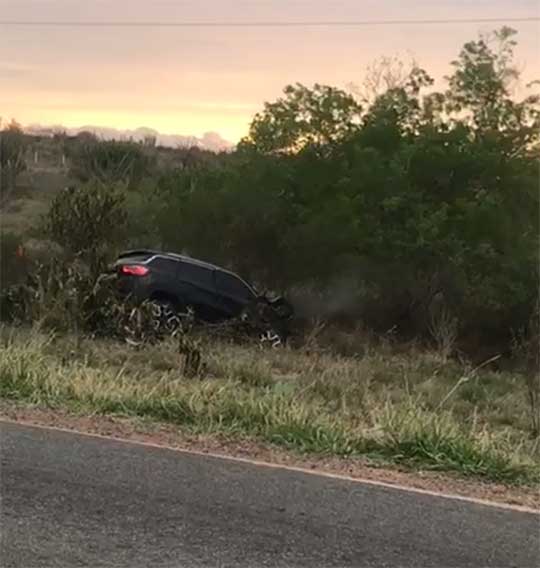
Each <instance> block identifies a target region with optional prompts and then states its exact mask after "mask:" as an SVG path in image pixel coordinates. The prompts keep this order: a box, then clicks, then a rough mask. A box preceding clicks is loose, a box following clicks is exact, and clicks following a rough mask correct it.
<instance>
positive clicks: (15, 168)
mask: <svg viewBox="0 0 540 568" xmlns="http://www.w3.org/2000/svg"><path fill="white" fill-rule="evenodd" d="M27 146H28V142H27V139H26V136H25V134H24V133H23V131H22V130H21V127H20V126H19V125H18V124H17V123H16V122H14V121H12V122H10V123H9V124H8V125H7V126H6V127H5V128H3V129H1V130H0V202H1V201H2V200H3V199H4V198H5V197H6V196H7V195H9V194H10V193H11V192H12V191H13V189H14V188H15V183H16V181H17V177H18V176H19V174H20V173H21V172H23V171H24V170H25V169H26V162H25V153H26V148H27Z"/></svg>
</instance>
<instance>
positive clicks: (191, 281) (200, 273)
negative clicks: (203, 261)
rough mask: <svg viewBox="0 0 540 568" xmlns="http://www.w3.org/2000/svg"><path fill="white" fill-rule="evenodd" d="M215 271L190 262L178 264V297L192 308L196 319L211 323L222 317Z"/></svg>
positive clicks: (223, 314)
mask: <svg viewBox="0 0 540 568" xmlns="http://www.w3.org/2000/svg"><path fill="white" fill-rule="evenodd" d="M214 273H215V270H213V269H212V268H208V267H206V266H200V265H198V264H195V263H191V262H184V261H180V262H179V263H178V272H177V279H178V288H179V296H180V298H181V300H182V302H183V303H184V305H186V306H193V308H194V309H195V312H196V314H197V316H198V317H200V318H201V319H204V320H208V321H213V320H216V319H220V318H221V317H224V316H225V315H226V314H225V313H223V306H222V303H221V301H220V298H219V296H218V294H217V292H216V283H215V274H214Z"/></svg>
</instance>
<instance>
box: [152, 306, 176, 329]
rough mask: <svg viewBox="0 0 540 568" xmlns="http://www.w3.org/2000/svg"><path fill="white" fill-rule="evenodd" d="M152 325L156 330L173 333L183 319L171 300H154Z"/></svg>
mask: <svg viewBox="0 0 540 568" xmlns="http://www.w3.org/2000/svg"><path fill="white" fill-rule="evenodd" d="M151 304H152V325H153V327H154V329H155V330H156V331H163V332H165V333H173V332H175V331H176V330H177V329H178V328H179V327H181V325H182V320H181V319H180V316H179V314H178V312H177V310H176V308H175V307H174V305H173V304H172V303H171V302H168V301H167V300H152V302H151Z"/></svg>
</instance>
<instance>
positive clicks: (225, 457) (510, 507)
mask: <svg viewBox="0 0 540 568" xmlns="http://www.w3.org/2000/svg"><path fill="white" fill-rule="evenodd" d="M2 423H4V424H12V425H15V426H25V427H30V428H36V429H40V430H53V431H56V432H63V433H65V434H73V435H77V436H85V437H88V438H97V439H100V440H107V441H111V442H119V443H122V444H132V445H135V446H143V447H148V448H157V449H161V450H168V451H173V452H178V453H182V454H190V455H194V456H200V457H206V458H212V459H218V460H223V461H231V462H237V463H243V464H248V465H254V466H257V467H266V468H273V469H283V470H286V471H294V472H296V473H304V474H307V475H314V476H317V477H326V478H329V479H336V480H341V481H349V482H353V483H361V484H364V485H373V486H375V487H384V488H387V489H395V490H397V491H405V492H408V493H417V494H420V495H429V496H431V497H440V498H442V499H452V500H455V501H464V502H466V503H472V504H476V505H484V506H487V507H495V508H498V509H507V510H511V511H518V512H521V513H533V514H535V515H540V509H533V508H531V507H526V506H524V505H510V504H507V503H498V502H496V501H488V500H486V499H477V498H476V497H467V496H465V495H457V494H455V493H444V492H439V491H431V490H429V489H420V488H417V487H410V486H407V485H401V484H399V483H389V482H387V481H377V480H374V479H365V478H362V477H351V476H349V475H342V474H339V473H329V472H326V471H321V470H316V469H306V468H303V467H298V466H291V465H284V464H279V463H271V462H266V461H262V460H256V459H250V458H241V457H236V456H229V455H226V454H216V453H213V452H203V451H200V450H192V449H189V448H177V447H174V446H167V445H161V444H155V443H152V442H142V441H139V440H129V439H126V438H116V437H114V436H105V435H104V434H96V433H94V432H82V431H80V430H74V429H70V428H64V427H60V426H47V425H44V424H35V423H33V422H26V421H19V420H10V419H6V418H3V417H0V424H2Z"/></svg>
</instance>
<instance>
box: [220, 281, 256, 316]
mask: <svg viewBox="0 0 540 568" xmlns="http://www.w3.org/2000/svg"><path fill="white" fill-rule="evenodd" d="M215 275H216V288H217V292H218V294H219V296H220V299H221V304H222V306H223V310H224V311H225V312H226V313H227V314H228V315H229V316H230V317H235V316H238V315H240V312H241V311H242V310H243V309H244V308H245V307H246V306H247V305H248V304H249V303H251V302H252V301H253V300H254V299H255V297H256V296H255V293H254V292H253V290H252V289H251V288H250V287H249V286H248V285H247V284H246V283H245V282H244V281H243V280H242V279H241V278H239V277H238V276H236V275H235V274H232V273H231V272H227V271H224V270H216V271H215Z"/></svg>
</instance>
